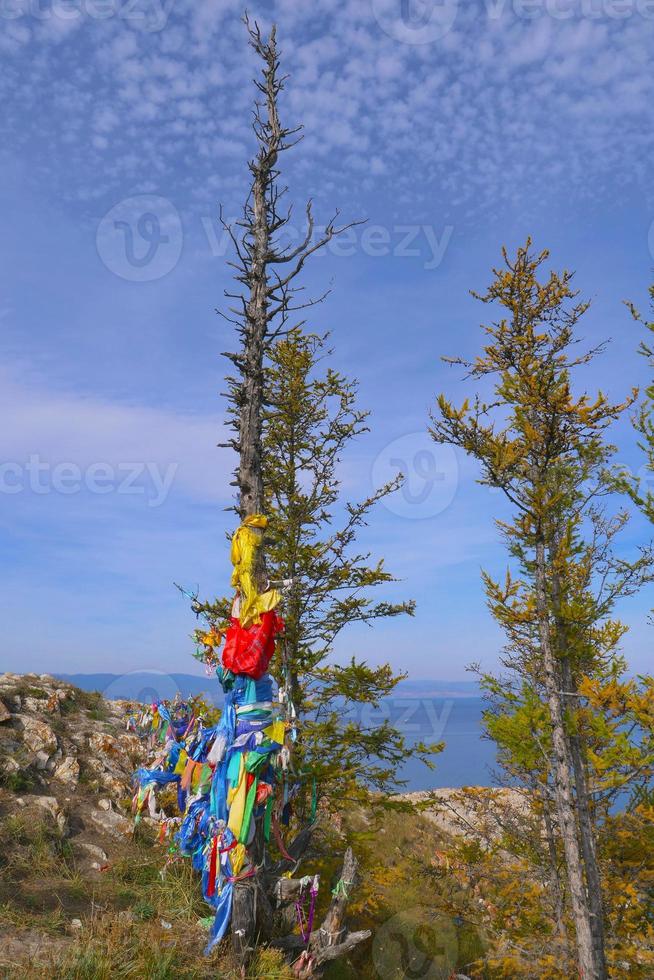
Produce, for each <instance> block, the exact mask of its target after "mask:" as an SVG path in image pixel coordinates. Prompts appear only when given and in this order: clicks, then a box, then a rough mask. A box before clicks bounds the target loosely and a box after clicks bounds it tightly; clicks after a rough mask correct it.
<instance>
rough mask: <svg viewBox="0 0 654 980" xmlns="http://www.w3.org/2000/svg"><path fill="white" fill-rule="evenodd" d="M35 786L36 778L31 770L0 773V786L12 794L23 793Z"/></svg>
mask: <svg viewBox="0 0 654 980" xmlns="http://www.w3.org/2000/svg"><path fill="white" fill-rule="evenodd" d="M36 785H37V780H36V776H35V775H34V773H33V772H32V770H31V769H28V768H26V769H19V770H18V771H17V772H2V773H0V786H2V787H3V788H4V789H8V790H11V792H12V793H25V792H29V790H31V789H33V788H34V787H35V786H36Z"/></svg>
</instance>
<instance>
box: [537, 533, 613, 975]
mask: <svg viewBox="0 0 654 980" xmlns="http://www.w3.org/2000/svg"><path fill="white" fill-rule="evenodd" d="M556 543H558V542H556ZM553 559H554V555H553V553H552V552H550V565H551V566H552V573H551V580H552V599H553V602H554V608H555V621H556V633H557V647H558V649H557V654H558V661H559V665H560V675H561V689H562V691H563V692H564V693H563V694H562V695H561V697H562V699H563V708H564V711H566V710H570V711H571V712H573V713H574V712H575V711H576V710H577V708H578V704H577V703H576V698H575V695H576V693H577V681H576V678H575V676H574V672H573V669H572V663H571V660H570V657H569V655H568V643H567V635H566V634H567V626H566V623H565V621H564V619H563V617H562V616H561V615H559V612H558V611H559V610H560V603H561V592H562V590H561V580H560V576H559V573H558V570H557V568H556V563H555V560H553ZM568 743H569V746H570V757H571V759H572V768H573V773H574V782H575V790H576V804H577V820H578V826H579V839H580V842H581V850H582V854H583V858H584V869H585V872H586V890H587V893H588V902H589V905H590V913H591V929H592V933H593V945H594V947H595V959H596V963H597V965H598V967H599V968H600V970H601V974H600V975H602V976H604V975H606V972H607V967H606V953H605V941H604V905H603V901H602V882H601V877H600V871H599V864H598V861H597V851H596V846H595V827H594V825H593V817H592V812H591V801H590V794H589V792H588V780H587V777H586V760H585V753H584V747H583V745H582V741H581V738H580V736H579V733H578V731H577V729H576V726H574V725H573V726H572V727H571V728H570V731H569V732H568Z"/></svg>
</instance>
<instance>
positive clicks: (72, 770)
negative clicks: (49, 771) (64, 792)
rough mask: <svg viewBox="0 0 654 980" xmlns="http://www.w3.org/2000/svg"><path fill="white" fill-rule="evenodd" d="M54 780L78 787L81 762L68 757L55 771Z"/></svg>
mask: <svg viewBox="0 0 654 980" xmlns="http://www.w3.org/2000/svg"><path fill="white" fill-rule="evenodd" d="M54 778H55V779H58V780H59V782H61V783H67V784H69V785H71V786H77V784H78V782H79V762H78V761H77V759H74V758H73V757H72V756H70V755H67V756H66V757H65V758H64V760H63V761H62V762H60V763H59V765H58V766H57V768H56V769H55V771H54Z"/></svg>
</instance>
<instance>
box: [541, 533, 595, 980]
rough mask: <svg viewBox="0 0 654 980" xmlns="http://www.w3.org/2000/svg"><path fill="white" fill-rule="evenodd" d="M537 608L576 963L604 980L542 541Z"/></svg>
mask: <svg viewBox="0 0 654 980" xmlns="http://www.w3.org/2000/svg"><path fill="white" fill-rule="evenodd" d="M536 607H537V614H538V630H539V638H540V646H541V653H542V658H543V667H544V680H545V693H546V698H547V704H548V707H549V714H550V723H551V726H552V755H553V759H552V763H553V773H552V775H553V781H554V795H555V799H556V809H557V814H558V821H559V828H560V831H561V837H562V840H563V850H564V853H565V862H566V870H567V873H568V888H569V890H570V902H571V907H572V916H573V920H574V924H575V932H576V938H577V960H578V964H579V970H580V973H581V977H582V980H605V978H606V970H605V968H604V967H603V965H602V963H601V962H598V958H597V955H596V946H595V942H594V936H593V925H592V915H591V909H590V903H589V899H588V894H587V892H586V886H585V881H584V875H583V860H582V853H581V849H580V846H579V836H578V828H577V821H576V816H575V801H574V784H573V776H572V773H573V763H572V757H571V752H570V744H569V740H568V735H567V732H566V727H565V717H564V705H563V697H562V695H561V675H560V669H559V665H558V663H557V662H556V659H555V656H554V652H553V649H552V644H551V638H550V627H549V617H548V601H547V588H546V567H545V544H544V542H543V540H542V538H541V539H539V540H538V541H537V543H536Z"/></svg>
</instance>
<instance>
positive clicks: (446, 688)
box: [62, 671, 496, 791]
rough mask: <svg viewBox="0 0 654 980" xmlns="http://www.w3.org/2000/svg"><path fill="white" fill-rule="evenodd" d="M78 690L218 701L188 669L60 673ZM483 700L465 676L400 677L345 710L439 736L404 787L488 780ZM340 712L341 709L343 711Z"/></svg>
mask: <svg viewBox="0 0 654 980" xmlns="http://www.w3.org/2000/svg"><path fill="white" fill-rule="evenodd" d="M62 676H64V677H65V679H67V680H70V681H72V683H74V684H78V685H79V686H80V687H82V688H83V689H84V690H99V691H102V693H103V694H104V696H105V697H109V698H130V699H134V700H138V701H150V700H154V699H158V698H172V697H174V695H175V693H176V692H177V691H181V692H182V693H183V695H184V696H185V697H187V696H189V695H192V694H199V693H203V694H204V696H205V697H207V698H208V699H210V700H214V701H215V702H216V703H218V704H219V703H220V702H221V700H222V698H221V694H222V692H221V690H220V685H219V684H218V682H217V681H216V680H215V679H209V678H207V677H203V676H196V675H195V676H194V675H190V674H172V675H169V674H166V673H164V672H154V671H147V672H143V671H133V672H130V673H127V674H122V675H120V676H119V675H116V674H74V675H62ZM482 709H483V701H482V699H481V698H480V697H479V696H478V692H477V688H476V685H474V684H473V683H471V682H468V681H458V682H448V681H438V680H436V681H433V680H405V681H401V682H400V684H398V686H397V688H396V690H395V692H394V694H393V696H392V697H389V698H385V699H384V701H383V702H382V704H381V705H380V707H379V708H378V709H373V708H372V707H371V706H370V705H359V706H357V708H356V709H352V710H351V711H350V712H348V713H347V714H348V716H350V717H354V718H356V719H357V720H359V721H360V723H361V724H362V725H364V726H365V727H369V726H370V727H372V726H374V725H376V724H380V723H381V722H382V721H384V720H388V721H390V722H391V723H392V724H393V725H394V726H395V727H396V728H398V729H399V730H400V731H401V732H402V734H403V735H404V736H405V738H406V740H407V742H409V743H415V742H417V741H420V740H422V741H424V742H441V741H443V742H445V749H444V751H443V752H441V753H440V754H439V755H437V756H435V757H434V762H435V765H436V768H435V769H433V770H430V769H428V768H427V767H426V766H424V765H423V764H422V763H420V762H418V760H416V759H409V760H408V761H407V763H406V764H405V766H404V767H403V769H402V772H401V776H402V778H403V779H406V780H407V786H406V787H405V789H406V790H407V791H412V790H415V791H417V790H428V789H436V788H438V787H458V786H490V785H493V784H494V783H495V782H496V780H494V779H493V776H492V773H491V770H492V768H493V766H494V764H495V746H494V744H493V743H492V742H490V741H488V740H487V739H483V738H482V735H481V713H482ZM344 715H345V712H344Z"/></svg>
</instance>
